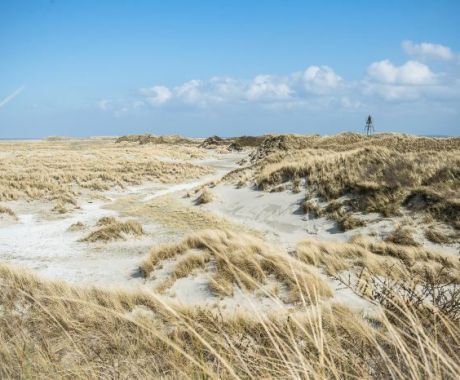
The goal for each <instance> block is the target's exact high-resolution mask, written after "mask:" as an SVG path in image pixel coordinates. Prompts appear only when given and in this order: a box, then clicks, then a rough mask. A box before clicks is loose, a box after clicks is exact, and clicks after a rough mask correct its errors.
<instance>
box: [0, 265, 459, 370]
mask: <svg viewBox="0 0 460 380" xmlns="http://www.w3.org/2000/svg"><path fill="white" fill-rule="evenodd" d="M0 287H1V292H0V305H1V310H0V313H1V314H0V315H1V318H0V359H1V360H0V377H1V378H43V379H46V378H160V377H161V378H184V377H186V378H211V379H218V378H219V379H234V378H314V379H326V378H327V379H330V378H335V379H356V378H376V379H381V378H407V379H422V378H446V379H451V378H452V379H454V378H456V376H457V375H458V373H459V371H460V365H459V363H460V358H459V356H458V352H459V348H460V332H459V327H458V325H455V324H453V323H452V322H450V321H449V320H448V319H446V318H444V317H443V316H442V315H440V314H436V313H435V314H432V313H431V314H429V316H426V315H425V314H423V313H421V312H419V311H418V310H417V309H414V308H409V307H404V306H401V307H400V312H399V313H398V314H395V313H391V312H390V311H389V310H388V311H385V312H384V313H383V314H382V316H381V317H379V318H378V319H371V320H369V319H366V318H363V317H362V316H361V315H359V314H357V313H354V312H352V311H350V309H348V308H347V307H345V306H343V305H339V304H330V303H326V304H317V305H314V306H305V307H304V309H302V310H300V311H298V312H296V313H291V314H286V313H279V312H278V313H277V314H276V315H274V314H269V315H262V314H260V313H257V312H254V313H251V314H248V313H239V314H229V315H224V314H222V313H221V312H219V311H217V310H215V311H212V310H210V309H203V308H187V307H179V306H174V305H171V304H165V303H164V302H162V301H161V300H160V299H159V298H157V297H156V296H155V295H154V294H153V293H145V292H141V291H136V292H134V293H129V292H122V291H107V290H103V289H98V288H81V287H71V286H69V285H66V284H64V283H59V282H50V281H44V280H41V279H39V278H37V277H35V276H33V275H31V274H29V273H26V272H23V271H19V270H17V269H14V268H12V267H9V266H7V265H4V264H1V265H0ZM305 297H307V295H305Z"/></svg>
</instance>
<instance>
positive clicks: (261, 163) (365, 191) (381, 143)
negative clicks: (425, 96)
mask: <svg viewBox="0 0 460 380" xmlns="http://www.w3.org/2000/svg"><path fill="white" fill-rule="evenodd" d="M459 153H460V139H459V138H449V139H435V138H425V137H415V136H406V135H374V136H372V137H370V138H367V137H365V136H361V135H357V134H339V135H335V136H330V137H320V136H290V135H283V136H273V137H268V138H267V139H266V140H265V141H264V143H263V144H262V145H261V146H259V148H258V149H257V150H256V151H255V153H254V154H253V155H252V165H250V166H249V167H248V168H246V169H245V170H237V171H235V172H233V173H231V174H229V175H227V176H226V178H227V179H231V180H235V181H236V182H238V181H241V180H242V179H244V180H246V179H247V178H252V180H253V182H254V183H255V184H256V185H257V186H258V187H259V188H260V189H263V190H271V189H274V188H277V187H279V186H280V185H288V184H289V183H291V182H292V185H291V186H290V187H291V188H292V189H293V190H294V191H298V190H297V189H296V188H298V180H299V179H305V183H306V188H307V189H308V197H307V200H309V199H310V197H311V196H319V197H320V198H322V199H323V200H325V201H328V202H329V201H334V200H337V199H338V198H340V197H342V196H347V197H348V199H344V200H343V202H342V205H343V206H344V207H345V208H346V210H347V211H349V212H355V211H362V212H379V213H381V214H383V215H384V216H390V215H395V214H398V213H399V211H400V208H401V207H406V208H407V209H409V210H412V211H415V212H423V213H430V214H431V215H433V216H434V217H436V218H437V219H439V220H442V221H445V222H448V223H451V224H452V225H454V226H459V223H460V219H459V218H460V216H459V215H460V198H459V194H460V172H459V169H458V168H459V167H460V154H459ZM285 187H286V186H285Z"/></svg>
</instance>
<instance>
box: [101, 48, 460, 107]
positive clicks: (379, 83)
mask: <svg viewBox="0 0 460 380" xmlns="http://www.w3.org/2000/svg"><path fill="white" fill-rule="evenodd" d="M402 47H403V51H404V52H405V53H406V54H407V55H409V56H410V59H409V60H407V61H406V62H404V63H401V64H396V63H393V62H391V61H390V60H388V59H382V60H380V61H376V62H371V63H370V64H369V65H368V66H367V68H366V69H365V73H364V75H363V78H362V79H360V80H347V79H345V78H343V77H342V76H341V75H340V74H339V73H337V72H336V70H334V69H333V68H332V67H330V66H327V65H310V66H307V67H306V68H305V69H303V70H300V71H297V72H293V73H290V74H287V75H274V74H267V73H264V74H259V75H256V76H254V77H253V78H251V79H241V78H233V77H227V76H226V77H212V78H209V79H191V80H189V81H186V82H183V83H180V84H178V85H176V86H166V85H164V84H154V85H152V86H147V87H144V88H140V89H138V90H136V92H135V96H133V97H132V98H131V99H129V100H123V101H113V100H110V99H102V100H100V101H99V102H98V104H97V106H98V108H99V109H100V110H103V111H107V110H112V111H114V113H116V114H117V115H120V114H122V113H123V112H126V111H129V110H130V109H137V108H143V107H144V108H153V109H168V107H169V108H174V109H177V108H178V107H179V108H181V107H182V108H184V107H185V108H196V109H204V108H207V107H213V109H218V107H225V106H235V105H243V106H244V105H251V106H252V107H263V108H266V109H275V110H280V109H294V108H306V109H313V108H314V109H318V108H323V109H324V108H328V107H329V108H331V107H334V108H341V109H344V110H349V111H353V110H356V111H357V110H361V109H363V108H366V107H368V106H369V104H377V103H378V102H382V101H383V102H390V103H394V102H420V101H424V100H439V99H443V100H444V101H452V100H454V101H458V100H460V78H459V76H458V68H456V63H455V57H456V53H454V52H453V50H452V49H451V48H449V47H447V46H444V45H438V44H433V43H427V42H422V43H418V44H417V43H413V42H412V41H404V42H403V43H402ZM427 59H436V60H440V61H442V62H443V64H444V65H445V70H443V71H441V72H440V71H435V70H433V69H432V68H431V67H430V66H429V65H428V64H427V62H426V60H427ZM453 66H455V67H453ZM121 111H122V112H121Z"/></svg>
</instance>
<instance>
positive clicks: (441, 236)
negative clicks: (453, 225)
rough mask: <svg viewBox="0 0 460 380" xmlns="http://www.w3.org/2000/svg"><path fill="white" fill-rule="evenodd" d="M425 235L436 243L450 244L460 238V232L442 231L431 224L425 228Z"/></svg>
mask: <svg viewBox="0 0 460 380" xmlns="http://www.w3.org/2000/svg"><path fill="white" fill-rule="evenodd" d="M424 234H425V237H426V238H427V239H428V240H429V241H431V242H432V243H436V244H449V243H452V242H454V241H456V240H458V239H459V238H460V236H459V233H458V232H457V233H446V232H443V231H440V230H438V229H436V228H434V227H433V226H430V227H428V228H426V229H425V233H424Z"/></svg>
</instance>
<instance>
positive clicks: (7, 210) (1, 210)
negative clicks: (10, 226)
mask: <svg viewBox="0 0 460 380" xmlns="http://www.w3.org/2000/svg"><path fill="white" fill-rule="evenodd" d="M0 214H6V215H9V216H11V217H13V218H15V219H16V214H15V213H14V211H13V210H11V209H10V208H9V207H6V206H1V205H0Z"/></svg>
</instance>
